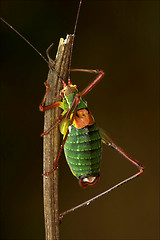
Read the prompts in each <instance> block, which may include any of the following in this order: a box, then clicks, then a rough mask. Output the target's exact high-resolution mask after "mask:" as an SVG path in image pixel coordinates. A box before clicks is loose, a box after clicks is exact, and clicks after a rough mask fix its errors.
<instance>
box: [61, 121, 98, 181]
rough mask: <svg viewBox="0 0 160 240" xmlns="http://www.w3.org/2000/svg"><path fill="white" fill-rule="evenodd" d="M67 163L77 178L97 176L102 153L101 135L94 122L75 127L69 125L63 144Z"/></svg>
mask: <svg viewBox="0 0 160 240" xmlns="http://www.w3.org/2000/svg"><path fill="white" fill-rule="evenodd" d="M64 152H65V156H66V160H67V163H68V165H69V167H70V169H71V171H72V173H73V174H74V175H75V176H76V177H77V178H78V179H79V178H82V177H84V176H98V175H99V169H100V161H101V154H102V146H101V136H100V133H99V130H98V128H97V126H96V124H93V125H92V126H86V127H84V128H82V129H77V128H75V127H74V126H73V125H72V126H71V129H70V132H69V135H68V137H67V140H66V142H65V145H64Z"/></svg>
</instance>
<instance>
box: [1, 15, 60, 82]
mask: <svg viewBox="0 0 160 240" xmlns="http://www.w3.org/2000/svg"><path fill="white" fill-rule="evenodd" d="M0 19H1V20H2V21H3V22H4V23H5V24H6V25H7V26H9V27H10V28H11V29H12V30H13V31H14V32H15V33H17V34H18V35H19V36H20V37H21V38H22V39H23V40H24V41H25V42H26V43H27V44H28V45H30V46H31V47H32V48H33V49H34V50H35V51H36V52H37V53H38V54H39V55H40V56H41V58H43V60H44V61H45V62H46V63H47V64H48V65H49V66H50V68H51V69H52V70H53V71H55V73H56V74H57V76H58V77H59V78H60V79H61V81H62V83H64V80H63V78H62V77H61V76H60V75H59V73H58V72H57V71H56V70H55V68H54V67H53V66H52V65H51V64H50V62H49V61H48V60H47V59H46V58H45V57H44V56H43V55H42V54H41V53H40V52H39V51H38V50H37V48H35V47H34V46H33V45H32V44H31V43H30V42H29V41H28V40H27V39H26V38H25V37H24V36H23V35H22V34H20V33H19V32H18V31H17V30H16V29H15V28H14V27H13V26H12V25H10V24H9V23H8V22H6V21H5V20H4V19H3V18H2V17H0Z"/></svg>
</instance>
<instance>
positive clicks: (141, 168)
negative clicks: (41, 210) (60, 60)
mask: <svg viewBox="0 0 160 240" xmlns="http://www.w3.org/2000/svg"><path fill="white" fill-rule="evenodd" d="M100 134H101V137H102V142H103V143H105V144H106V145H108V146H109V147H112V148H113V149H115V150H116V151H118V152H119V153H120V154H121V155H123V156H124V157H125V158H126V159H127V160H129V161H130V162H132V163H133V164H134V165H135V166H136V167H137V168H138V169H139V172H138V173H136V174H134V175H132V176H131V177H128V178H126V179H125V180H123V181H121V182H119V183H117V184H116V185H114V186H113V187H111V188H109V189H107V190H105V191H104V192H102V193H100V194H98V195H97V196H95V197H93V198H91V199H89V200H87V201H85V202H83V203H81V204H79V205H77V206H75V207H73V208H71V209H69V210H67V211H65V212H63V213H61V214H60V217H59V221H60V223H61V222H62V219H63V217H64V215H66V214H67V213H70V212H73V211H75V210H77V209H78V208H81V207H84V206H88V205H89V204H90V203H91V202H93V201H94V200H96V199H98V198H100V197H102V196H104V195H105V194H108V193H109V192H111V191H112V190H114V189H115V188H118V187H120V186H121V185H123V184H124V183H127V182H129V181H131V180H133V179H134V178H136V177H138V176H140V175H141V174H142V173H143V172H144V166H143V165H142V164H141V163H139V162H138V161H137V160H135V159H133V158H132V157H130V156H129V155H128V154H127V153H125V152H124V151H123V150H122V149H121V148H120V147H119V146H118V145H117V144H115V143H114V142H113V140H112V139H111V138H110V137H109V136H108V135H107V134H106V133H105V132H104V131H103V130H102V129H100Z"/></svg>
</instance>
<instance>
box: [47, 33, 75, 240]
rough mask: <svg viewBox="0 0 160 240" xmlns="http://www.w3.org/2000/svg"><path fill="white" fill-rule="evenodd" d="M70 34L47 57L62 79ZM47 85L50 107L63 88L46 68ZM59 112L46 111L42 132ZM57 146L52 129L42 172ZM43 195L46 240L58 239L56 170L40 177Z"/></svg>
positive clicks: (50, 165) (57, 135) (51, 162)
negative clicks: (48, 87) (50, 55)
mask: <svg viewBox="0 0 160 240" xmlns="http://www.w3.org/2000/svg"><path fill="white" fill-rule="evenodd" d="M72 38H73V35H68V36H67V37H66V39H65V40H64V39H63V38H61V39H60V42H59V46H58V51H57V55H56V58H55V61H53V60H52V59H51V58H50V57H49V54H48V58H49V62H50V64H51V65H52V66H53V67H54V68H55V70H56V71H57V72H58V73H59V75H60V76H61V77H62V78H63V79H64V80H65V78H66V76H67V70H68V63H69V56H70V47H71V41H72ZM49 68H50V70H49V73H48V78H47V82H48V84H49V86H50V92H49V93H48V95H47V98H46V103H45V105H50V104H52V103H54V102H56V101H59V100H60V95H59V92H60V90H61V89H62V86H61V80H60V79H59V78H58V76H57V74H56V73H55V72H54V71H53V69H51V67H49ZM59 114H60V109H59V108H56V109H52V110H48V111H46V112H45V114H44V131H46V130H47V129H49V128H50V127H51V126H53V124H54V123H55V122H56V120H57V119H58V116H59ZM59 146H60V133H59V129H58V127H55V128H54V129H53V130H51V131H50V132H49V133H48V134H47V135H45V136H44V141H43V173H45V172H48V171H50V170H51V169H52V168H53V166H54V162H55V160H56V157H57V154H58V151H59ZM43 196H44V219H45V236H46V240H53V239H56V240H58V239H59V211H58V169H57V170H56V171H55V172H54V173H53V174H50V175H49V177H48V178H45V177H43Z"/></svg>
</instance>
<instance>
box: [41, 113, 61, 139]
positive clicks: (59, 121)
mask: <svg viewBox="0 0 160 240" xmlns="http://www.w3.org/2000/svg"><path fill="white" fill-rule="evenodd" d="M63 118H64V116H62V115H60V116H59V118H58V120H57V122H56V123H55V124H54V125H53V126H52V127H50V128H49V129H48V130H47V131H45V132H43V133H42V134H41V137H43V136H44V135H46V134H48V133H49V132H50V131H51V130H52V129H53V128H54V127H55V126H58V125H59V124H60V123H61V122H62V119H63Z"/></svg>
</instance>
